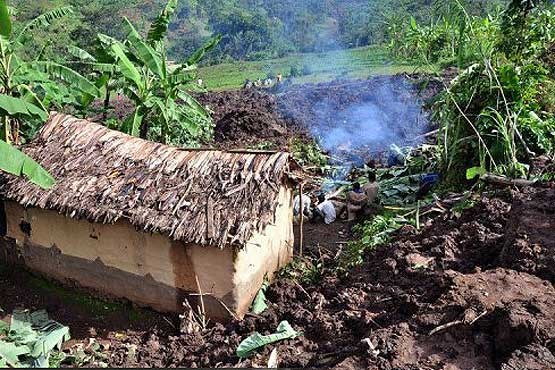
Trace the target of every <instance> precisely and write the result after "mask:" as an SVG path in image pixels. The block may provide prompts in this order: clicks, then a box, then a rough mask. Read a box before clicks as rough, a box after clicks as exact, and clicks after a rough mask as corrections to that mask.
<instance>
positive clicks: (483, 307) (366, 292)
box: [0, 188, 555, 370]
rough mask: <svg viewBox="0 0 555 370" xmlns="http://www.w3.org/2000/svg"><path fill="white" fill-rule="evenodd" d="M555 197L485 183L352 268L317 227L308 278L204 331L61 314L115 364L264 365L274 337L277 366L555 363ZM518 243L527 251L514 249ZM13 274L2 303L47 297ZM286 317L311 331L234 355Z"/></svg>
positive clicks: (283, 283)
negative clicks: (340, 268) (456, 206)
mask: <svg viewBox="0 0 555 370" xmlns="http://www.w3.org/2000/svg"><path fill="white" fill-rule="evenodd" d="M554 199H555V188H550V189H529V190H527V191H525V192H522V193H518V192H510V191H502V192H496V193H489V194H484V195H483V196H482V197H481V198H480V199H479V200H477V201H476V204H475V205H474V206H473V207H472V208H470V209H466V210H464V211H462V213H461V214H460V215H459V216H458V217H457V216H456V215H455V214H452V213H446V214H444V215H443V216H441V217H439V218H436V219H434V220H433V221H430V222H427V223H424V227H423V229H422V230H421V231H417V230H416V229H415V228H412V227H405V228H403V229H402V230H400V231H399V232H398V234H397V235H396V237H395V238H394V240H393V242H392V243H390V245H388V246H385V247H383V248H379V249H377V250H376V251H375V252H373V253H371V254H369V255H367V256H366V259H365V262H364V263H363V264H362V265H361V266H359V267H357V268H355V269H353V270H352V271H350V273H349V275H348V276H338V275H336V274H335V273H333V272H332V271H333V266H334V261H335V260H336V259H337V258H336V256H337V252H338V251H337V246H336V247H335V249H334V245H336V243H335V241H334V240H329V241H328V242H327V243H326V242H325V240H323V239H331V238H327V237H326V238H322V237H321V236H320V237H318V235H317V234H318V233H317V230H309V231H308V232H307V233H306V235H305V237H306V239H305V243H306V244H305V254H310V255H312V256H313V257H314V258H315V260H316V261H317V262H318V263H317V264H316V265H313V267H312V269H311V270H309V271H305V275H304V277H305V278H304V279H300V280H293V279H292V278H290V277H289V278H288V277H287V276H297V277H298V276H299V275H294V273H295V272H287V271H286V272H285V275H284V277H282V278H281V279H278V280H277V281H276V282H275V283H274V284H272V286H271V287H270V288H269V290H268V291H267V294H266V296H267V298H268V301H269V308H268V309H267V310H266V311H265V312H264V313H262V314H261V315H249V316H247V317H246V318H245V319H244V320H243V321H232V322H230V323H228V324H226V325H222V324H215V323H211V324H210V325H209V326H208V327H207V328H206V329H205V330H202V331H201V332H198V333H196V334H189V335H186V334H179V333H178V330H177V329H172V328H171V327H170V325H171V320H170V321H168V320H167V319H163V318H160V319H152V321H150V322H152V323H153V325H156V326H157V328H148V327H145V326H144V325H140V326H135V327H134V328H133V329H127V330H125V329H124V328H123V327H122V325H119V326H118V327H117V329H115V330H109V329H110V326H109V325H110V323H107V324H106V325H103V323H102V322H101V321H100V320H87V321H84V324H83V320H82V319H79V318H75V317H70V316H71V315H74V313H72V312H71V308H67V307H66V306H64V307H66V308H65V309H64V311H63V312H64V315H66V316H68V317H66V318H64V317H57V314H56V312H58V311H54V313H55V315H53V316H56V318H57V319H58V320H60V321H62V322H67V323H69V324H70V325H71V327H72V330H74V329H73V328H74V327H76V328H79V327H80V323H81V326H82V327H83V328H81V330H78V333H79V335H80V337H79V339H82V341H83V342H85V343H86V342H87V341H88V339H87V332H93V331H94V332H95V333H96V334H94V335H93V336H97V338H98V340H99V341H101V342H102V343H105V345H104V348H105V353H106V354H107V356H108V357H107V359H108V360H107V361H108V365H110V366H111V367H119V366H128V367H130V366H150V367H260V366H266V365H267V361H268V358H269V356H270V352H271V351H272V350H273V349H277V352H278V363H279V366H280V367H292V368H295V367H311V368H330V367H337V368H341V369H358V368H371V369H381V370H393V369H449V370H451V369H455V370H456V369H460V370H467V369H468V370H471V369H502V370H516V369H528V368H529V369H544V368H545V369H547V368H552V367H553V364H554V363H555V356H554V354H555V288H554V286H553V284H552V282H551V281H550V280H549V279H550V276H551V275H549V273H548V272H549V271H551V270H550V266H551V265H550V262H549V261H552V257H551V256H552V255H551V251H552V250H551V249H550V247H551V246H552V245H553V244H552V243H553V240H555V228H553V224H552V223H551V221H552V217H553V213H554V212H553V207H554V206H555V202H553V200H554ZM337 227H338V233H339V231H341V233H345V231H344V229H342V228H340V226H339V224H338V226H337ZM313 234H315V235H316V237H315V238H314V239H312V236H311V235H313ZM313 240H314V242H312V241H313ZM515 240H523V241H525V242H526V243H528V244H529V247H526V248H530V250H532V251H533V252H534V253H533V254H530V253H528V252H529V250H528V249H522V248H521V246H522V245H523V243H522V242H518V243H516V242H515ZM342 243H343V241H342V240H341V238H339V240H338V245H342ZM532 246H533V247H532ZM538 246H539V247H538ZM515 248H516V249H515ZM513 251H516V252H518V253H523V254H522V256H523V257H522V258H523V260H525V261H528V262H525V263H522V262H521V260H520V259H519V257H516V258H513V256H512V253H513ZM522 251H523V252H522ZM524 252H526V253H524ZM509 257H511V258H509ZM16 279H17V277H16ZM10 281H11V283H9V282H7V283H6V282H5V281H4V280H3V279H0V288H2V287H7V288H6V289H8V288H9V290H6V291H7V292H8V293H7V294H5V296H6V297H5V298H6V300H5V303H4V306H3V307H6V308H8V309H11V308H13V307H15V305H14V304H13V302H18V304H21V303H22V302H26V300H27V301H29V302H28V303H30V304H31V306H33V307H35V306H37V302H38V304H39V306H40V302H41V300H40V299H37V298H36V297H35V296H34V294H26V295H25V296H21V294H19V295H17V294H16V292H17V290H16V288H15V287H17V286H19V285H17V283H14V282H13V281H12V280H10ZM10 292H11V293H10ZM16 295H17V296H16ZM282 320H287V321H288V322H289V323H290V324H291V325H292V326H293V327H294V328H295V329H296V330H298V331H300V332H302V333H303V335H302V336H300V337H298V338H296V339H292V340H285V341H282V342H279V343H276V344H274V345H268V346H266V347H265V348H263V349H261V350H260V351H258V352H257V353H256V354H254V355H253V356H252V357H250V358H248V359H244V360H240V359H239V358H237V357H236V355H235V351H236V349H237V346H238V345H239V343H240V342H241V341H242V340H243V339H245V338H247V337H248V336H250V335H251V334H252V333H253V332H255V331H258V332H259V333H261V334H270V333H273V332H274V331H275V329H276V327H277V326H278V324H279V323H280V322H281V321H282ZM164 322H166V323H168V325H162V324H161V323H164ZM174 325H175V324H174ZM175 326H176V328H177V327H178V325H175ZM112 329H113V328H112ZM91 335H92V334H91Z"/></svg>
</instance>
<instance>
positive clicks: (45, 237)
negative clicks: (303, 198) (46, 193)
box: [5, 202, 236, 320]
mask: <svg viewBox="0 0 555 370" xmlns="http://www.w3.org/2000/svg"><path fill="white" fill-rule="evenodd" d="M5 209H6V218H7V237H8V238H10V239H14V240H15V241H16V243H17V245H18V249H19V253H20V254H21V257H22V258H23V260H24V262H25V265H26V266H27V267H28V268H30V269H31V270H34V271H37V272H39V273H42V274H44V275H46V276H48V277H51V278H54V279H56V280H59V281H62V282H64V283H69V284H71V285H72V286H74V285H76V286H80V287H84V288H90V289H93V290H96V291H99V292H100V293H102V294H104V295H108V296H114V297H121V298H126V299H128V300H130V301H132V302H135V303H137V304H139V305H144V306H149V307H152V308H154V309H156V310H159V311H169V312H179V311H180V310H181V309H182V302H183V299H184V298H186V297H188V295H187V292H196V291H197V290H198V289H197V285H196V281H195V274H196V275H197V276H198V278H199V280H200V284H201V286H202V287H203V292H206V293H211V294H213V295H214V296H215V297H217V298H218V299H220V300H221V301H223V302H225V304H226V305H228V306H229V307H234V306H236V304H235V301H234V297H233V273H234V268H233V250H232V249H231V248H229V249H225V250H220V249H217V248H210V247H206V248H203V247H199V246H194V245H185V244H183V243H177V242H172V241H171V240H170V239H168V238H166V237H164V236H162V235H158V234H146V233H142V232H138V231H136V230H135V228H134V227H133V226H132V225H130V224H128V223H127V222H118V223H116V224H115V225H100V224H93V223H90V222H88V221H82V220H74V219H70V218H66V217H64V216H62V215H60V214H58V213H56V212H53V211H46V210H41V209H36V208H33V209H24V208H23V207H21V206H20V205H18V204H16V203H13V202H6V203H5ZM5 244H6V243H5ZM191 303H192V304H193V302H191ZM205 305H206V311H207V313H208V314H209V315H210V316H211V317H212V318H214V319H222V320H223V319H226V318H227V317H228V315H229V314H228V313H227V311H226V310H225V309H224V308H223V306H222V305H221V303H220V302H219V301H218V300H216V299H214V298H210V297H206V298H205Z"/></svg>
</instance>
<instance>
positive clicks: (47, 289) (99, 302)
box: [28, 275, 149, 323]
mask: <svg viewBox="0 0 555 370" xmlns="http://www.w3.org/2000/svg"><path fill="white" fill-rule="evenodd" d="M28 283H29V286H30V287H32V288H33V289H36V290H38V291H40V292H41V294H43V295H45V296H47V295H50V296H56V297H58V298H60V300H61V301H62V302H64V304H67V305H69V306H74V307H79V308H80V309H82V310H84V311H85V312H87V313H88V314H90V315H91V316H93V317H95V318H97V319H103V318H106V317H108V316H110V315H112V314H115V313H118V314H119V315H123V316H127V319H128V320H129V322H130V323H134V322H142V321H145V320H146V319H147V318H148V317H149V312H148V311H144V310H141V309H136V308H134V307H132V306H130V305H129V304H125V303H121V302H110V301H107V300H103V299H100V298H97V297H94V296H93V295H89V294H87V293H85V292H81V291H78V290H73V289H68V288H65V287H63V286H61V285H59V284H57V283H55V282H51V281H49V280H46V279H43V278H40V277H36V276H33V275H30V276H29V279H28Z"/></svg>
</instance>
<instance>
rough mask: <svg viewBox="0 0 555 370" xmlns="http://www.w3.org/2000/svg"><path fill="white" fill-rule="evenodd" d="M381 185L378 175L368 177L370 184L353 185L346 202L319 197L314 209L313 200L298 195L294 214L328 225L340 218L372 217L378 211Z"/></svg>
mask: <svg viewBox="0 0 555 370" xmlns="http://www.w3.org/2000/svg"><path fill="white" fill-rule="evenodd" d="M378 190H379V185H378V182H377V181H376V175H375V174H374V173H373V172H371V173H370V174H369V175H368V183H366V184H365V185H363V186H361V184H360V183H359V182H355V183H353V184H352V189H351V190H350V191H349V192H348V193H347V197H346V199H345V201H342V200H338V199H327V198H326V196H325V195H324V194H320V195H318V202H317V205H316V206H314V207H312V200H311V199H310V196H308V195H306V194H301V195H297V196H296V197H295V199H294V202H293V214H294V216H295V218H297V219H298V218H300V215H301V212H302V213H303V215H304V217H306V219H308V220H310V221H313V222H321V221H323V222H324V223H325V224H326V225H329V224H332V223H334V222H335V221H336V220H337V219H338V218H344V216H345V215H346V219H347V221H355V220H356V219H357V218H358V217H359V216H361V215H367V216H368V215H371V214H373V213H374V212H375V210H376V201H377V198H378Z"/></svg>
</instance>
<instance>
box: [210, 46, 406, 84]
mask: <svg viewBox="0 0 555 370" xmlns="http://www.w3.org/2000/svg"><path fill="white" fill-rule="evenodd" d="M304 66H309V69H310V72H311V73H310V74H308V75H305V76H302V77H296V78H294V82H295V83H307V82H325V81H330V80H333V79H336V78H346V79H360V78H367V77H369V76H372V75H388V74H395V73H401V72H413V71H414V69H415V68H414V66H412V65H407V64H400V63H397V62H392V61H390V60H389V58H388V55H387V52H386V50H385V49H384V48H382V47H377V46H370V47H364V48H358V49H349V50H346V51H332V52H327V53H313V54H296V55H291V56H288V57H285V58H280V59H271V60H263V61H255V62H234V63H225V64H218V65H214V66H209V67H202V68H199V76H200V78H202V79H203V81H204V83H205V86H206V88H207V89H208V90H231V89H238V88H241V87H242V86H243V83H244V82H245V80H246V79H250V80H251V81H252V80H256V79H258V78H261V79H264V78H266V76H267V75H268V74H269V73H271V74H273V75H276V74H278V73H282V74H283V76H284V77H286V78H287V76H289V73H290V71H291V67H296V68H297V69H298V70H299V71H301V72H302V71H303V67H304Z"/></svg>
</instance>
